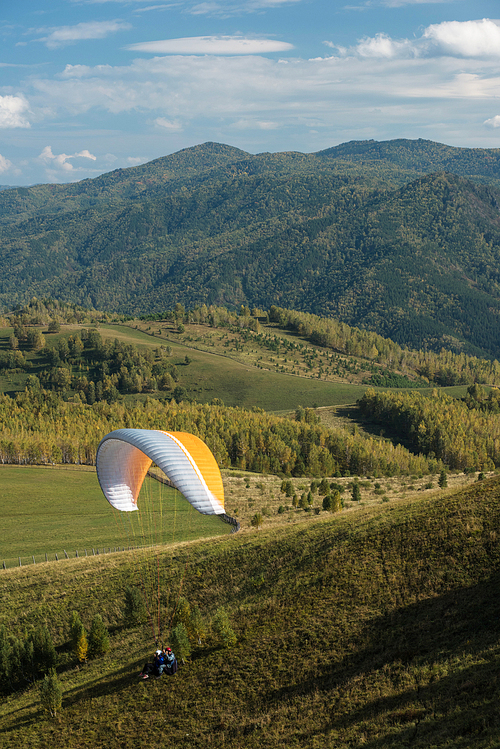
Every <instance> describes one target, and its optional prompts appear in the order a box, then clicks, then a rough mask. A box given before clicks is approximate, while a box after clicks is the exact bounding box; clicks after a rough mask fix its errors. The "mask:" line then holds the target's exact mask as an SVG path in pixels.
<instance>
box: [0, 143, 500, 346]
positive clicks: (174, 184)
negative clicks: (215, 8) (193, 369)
mask: <svg viewBox="0 0 500 749" xmlns="http://www.w3.org/2000/svg"><path fill="white" fill-rule="evenodd" d="M499 207H500V149H466V148H453V147H450V146H445V145H443V144H439V143H434V142H432V141H425V140H416V141H411V140H393V141H387V142H382V143H381V142H376V141H361V142H359V141H355V142H351V143H344V144H342V145H339V146H335V147H334V148H330V149H327V150H324V151H320V152H317V153H314V154H302V153H297V152H283V153H274V154H271V153H262V154H257V155H251V154H249V153H246V152H245V151H242V150H239V149H237V148H233V147H231V146H227V145H223V144H217V143H205V144H203V145H199V146H195V147H192V148H187V149H184V150H182V151H179V152H178V153H175V154H172V155H170V156H166V157H163V158H160V159H156V160H154V161H151V162H149V163H147V164H144V165H142V166H138V167H132V168H129V169H118V170H116V171H113V172H110V173H108V174H104V175H101V176H99V177H97V178H95V179H91V180H83V181H82V182H78V183H71V184H65V185H55V184H44V185H36V186H33V187H29V188H27V187H22V188H14V189H7V190H2V191H0V248H1V249H0V279H1V280H0V301H1V302H2V303H3V305H4V306H5V307H7V308H9V309H11V308H12V307H13V306H14V305H16V304H20V303H24V302H26V301H27V300H29V299H30V298H32V297H33V296H37V297H47V296H51V297H53V298H58V299H61V300H64V301H71V302H76V303H79V304H82V305H84V306H87V307H93V308H97V309H105V310H109V311H115V312H121V313H124V314H146V313H152V312H160V311H162V310H165V309H170V308H172V307H173V306H174V305H175V303H176V302H181V303H183V304H184V305H186V306H187V307H193V306H195V305H197V304H202V303H206V304H211V303H213V304H218V305H226V306H230V307H232V306H235V307H239V306H240V305H241V304H244V305H248V306H250V307H259V308H268V307H269V306H270V305H272V304H277V305H279V306H281V307H289V308H294V309H298V310H302V311H307V312H313V313H315V314H318V315H324V316H332V317H336V318H340V319H341V320H343V321H345V322H346V323H348V324H350V325H355V326H358V327H364V328H368V329H371V330H375V331H377V332H378V333H380V334H382V335H384V336H387V337H390V338H392V339H394V340H396V341H397V342H398V343H401V344H406V345H408V346H411V347H412V348H426V347H428V348H433V349H440V348H441V347H443V346H444V347H446V348H451V349H452V350H456V351H465V352H467V353H473V354H477V355H481V356H492V357H496V358H500V328H499V325H498V319H499V315H500V270H499V269H500V213H499Z"/></svg>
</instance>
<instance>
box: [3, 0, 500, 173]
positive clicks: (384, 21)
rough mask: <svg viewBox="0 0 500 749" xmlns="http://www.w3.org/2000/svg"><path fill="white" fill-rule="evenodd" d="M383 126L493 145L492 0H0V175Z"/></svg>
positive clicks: (498, 139) (381, 135) (353, 135)
mask: <svg viewBox="0 0 500 749" xmlns="http://www.w3.org/2000/svg"><path fill="white" fill-rule="evenodd" d="M393 138H412V139H415V138H424V139H428V140H434V141H438V142H440V143H445V144H447V145H451V146H462V147H477V148H498V147H500V4H499V2H498V0H474V2H472V1H471V0H442V1H441V0H345V1H339V0H172V2H170V1H169V0H51V2H50V3H48V2H47V1H46V0H17V2H16V1H14V0H10V2H7V0H4V2H2V3H0V185H32V184H38V183H47V182H57V183H62V182H75V181H79V180H81V179H86V178H89V177H90V178H91V177H96V176H98V175H99V174H102V173H103V172H110V171H112V170H113V169H118V168H125V167H129V166H135V165H137V164H141V163H145V162H147V161H151V160H152V159H155V158H158V157H160V156H166V155H168V154H170V153H174V152H175V151H179V150H181V149H183V148H188V147H190V146H194V145H197V144H199V143H204V142H207V141H215V142H217V143H226V144H228V145H232V146H236V147H237V148H241V149H243V150H244V151H247V152H249V153H261V152H263V151H270V152H276V151H301V152H303V153H313V152H315V151H319V150H322V149H325V148H329V147H331V146H335V145H337V144H339V143H345V142H346V141H352V140H369V139H374V140H391V139H393Z"/></svg>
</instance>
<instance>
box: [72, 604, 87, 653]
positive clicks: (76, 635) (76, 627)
mask: <svg viewBox="0 0 500 749" xmlns="http://www.w3.org/2000/svg"><path fill="white" fill-rule="evenodd" d="M83 629H84V627H83V624H82V620H81V619H80V615H79V614H78V612H77V611H72V612H71V617H70V620H69V641H70V645H71V650H72V651H73V652H74V653H76V649H77V646H78V640H79V639H80V635H81V632H82V630H83Z"/></svg>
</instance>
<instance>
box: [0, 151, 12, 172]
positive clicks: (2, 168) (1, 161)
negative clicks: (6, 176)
mask: <svg viewBox="0 0 500 749" xmlns="http://www.w3.org/2000/svg"><path fill="white" fill-rule="evenodd" d="M11 166H12V161H9V159H6V158H5V156H2V154H1V153H0V174H3V172H7V171H8V170H9V169H10V168H11Z"/></svg>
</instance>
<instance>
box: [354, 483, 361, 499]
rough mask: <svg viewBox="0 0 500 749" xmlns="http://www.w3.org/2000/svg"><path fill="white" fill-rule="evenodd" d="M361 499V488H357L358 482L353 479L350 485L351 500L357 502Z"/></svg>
mask: <svg viewBox="0 0 500 749" xmlns="http://www.w3.org/2000/svg"><path fill="white" fill-rule="evenodd" d="M360 499H361V489H360V488H359V484H358V482H357V481H355V482H354V483H353V485H352V500H353V502H359V501H360Z"/></svg>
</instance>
